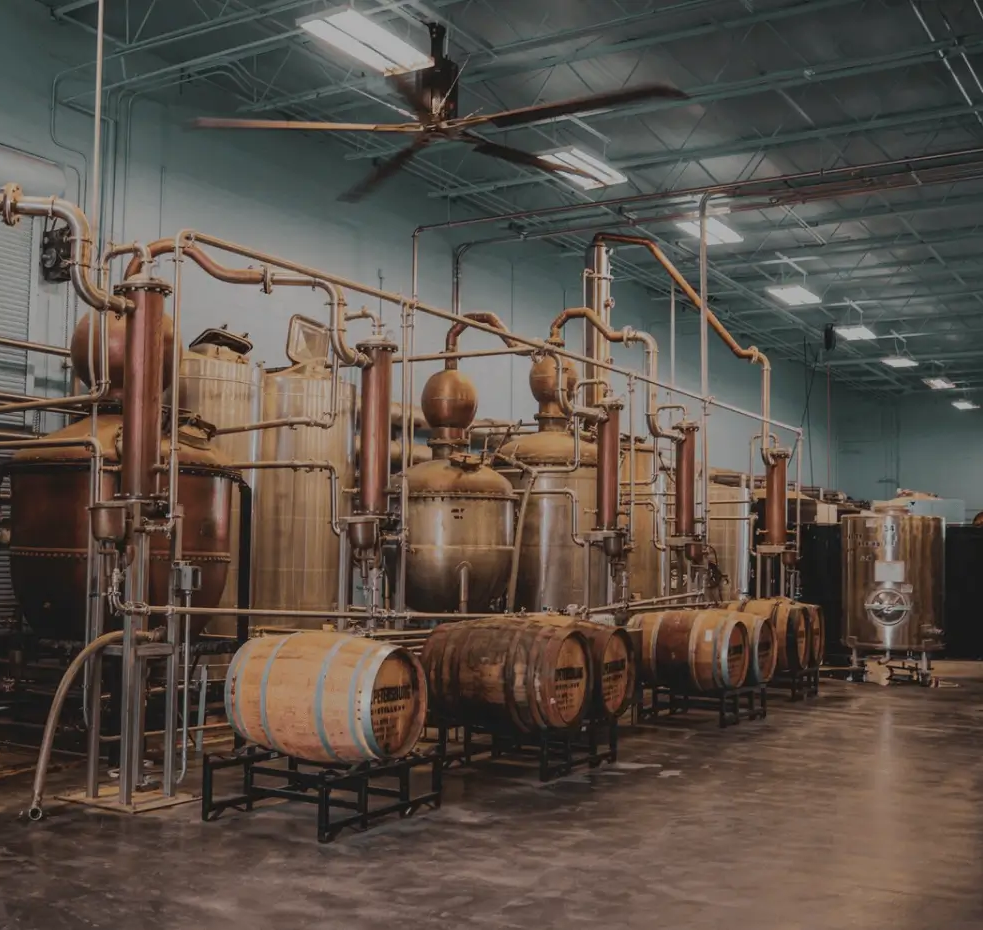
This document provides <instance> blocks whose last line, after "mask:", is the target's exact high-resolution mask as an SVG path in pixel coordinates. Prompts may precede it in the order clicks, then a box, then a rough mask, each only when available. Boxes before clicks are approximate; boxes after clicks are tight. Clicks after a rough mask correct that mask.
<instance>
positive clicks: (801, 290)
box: [767, 284, 823, 307]
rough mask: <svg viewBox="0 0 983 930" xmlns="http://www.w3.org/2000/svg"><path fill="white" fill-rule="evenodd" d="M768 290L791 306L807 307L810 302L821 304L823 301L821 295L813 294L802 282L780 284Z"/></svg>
mask: <svg viewBox="0 0 983 930" xmlns="http://www.w3.org/2000/svg"><path fill="white" fill-rule="evenodd" d="M767 291H768V293H769V294H771V296H772V297H775V298H777V299H778V300H780V301H781V302H782V303H783V304H788V306H790V307H805V306H807V305H809V304H821V303H822V302H823V300H822V298H821V297H819V296H817V295H816V294H813V293H812V291H810V290H809V289H808V288H806V287H803V286H802V285H801V284H779V285H776V286H775V287H769V288H767Z"/></svg>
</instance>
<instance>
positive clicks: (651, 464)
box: [621, 443, 665, 600]
mask: <svg viewBox="0 0 983 930" xmlns="http://www.w3.org/2000/svg"><path fill="white" fill-rule="evenodd" d="M633 458H634V466H635V468H634V485H635V495H634V497H635V509H634V519H633V521H632V534H633V536H634V547H633V548H632V549H631V551H630V552H629V553H628V558H627V564H626V568H627V574H628V578H627V585H628V587H627V592H626V594H627V597H628V599H629V600H637V599H639V598H648V597H660V596H661V595H662V594H663V593H664V592H663V590H662V578H663V561H664V558H665V548H664V543H665V540H663V539H662V538H661V534H660V531H659V527H660V520H661V514H662V507H663V500H664V495H663V493H662V491H663V483H664V482H663V481H662V480H661V479H662V476H661V475H659V473H658V471H657V470H656V461H655V448H654V447H653V446H651V445H648V444H645V443H636V445H635V450H634V453H633V454H631V453H629V450H628V448H627V444H626V445H625V448H624V449H623V450H622V458H621V500H622V509H627V508H628V506H629V502H630V496H631V487H632V459H633ZM659 546H663V548H662V549H660V548H659Z"/></svg>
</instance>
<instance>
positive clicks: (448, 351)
mask: <svg viewBox="0 0 983 930" xmlns="http://www.w3.org/2000/svg"><path fill="white" fill-rule="evenodd" d="M461 319H462V320H475V321H477V322H480V323H485V324H487V325H488V326H491V327H492V328H494V329H495V330H496V331H497V332H498V334H499V336H500V337H501V339H502V342H504V343H505V344H506V345H507V346H508V347H509V348H510V349H517V348H519V343H518V342H516V341H515V339H513V338H512V336H511V335H510V334H509V329H508V327H507V326H506V325H505V323H503V322H502V320H501V319H500V318H499V317H498V315H497V314H495V313H491V312H489V311H487V310H479V311H476V312H474V313H464V314H462V315H461ZM467 328H468V325H467V323H463V322H460V321H458V322H457V323H454V324H453V325H452V326H451V328H450V329H449V330H447V337H446V338H445V339H444V352H445V357H446V361H445V362H444V368H445V369H447V370H448V371H456V370H457V362H458V358H460V357H461V355H460V353H458V349H457V345H458V341H459V339H460V338H461V334H462V333H463V332H464V331H465V330H466V329H467Z"/></svg>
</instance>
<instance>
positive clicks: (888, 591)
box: [841, 510, 945, 654]
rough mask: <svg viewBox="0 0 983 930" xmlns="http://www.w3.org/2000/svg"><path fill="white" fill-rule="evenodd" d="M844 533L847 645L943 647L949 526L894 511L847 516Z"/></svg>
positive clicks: (871, 648)
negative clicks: (944, 590)
mask: <svg viewBox="0 0 983 930" xmlns="http://www.w3.org/2000/svg"><path fill="white" fill-rule="evenodd" d="M841 532H842V538H843V619H844V639H843V642H844V645H846V646H849V647H850V648H851V649H853V650H855V651H858V652H859V651H864V652H870V651H875V652H891V653H900V654H904V653H908V652H917V653H927V652H932V651H934V650H937V649H940V648H942V644H943V643H942V617H943V572H944V543H945V521H944V520H943V519H942V518H941V517H929V516H914V515H912V514H909V513H907V512H905V511H903V510H890V511H886V512H882V513H867V514H856V515H850V516H845V517H844V518H843V522H842V530H841Z"/></svg>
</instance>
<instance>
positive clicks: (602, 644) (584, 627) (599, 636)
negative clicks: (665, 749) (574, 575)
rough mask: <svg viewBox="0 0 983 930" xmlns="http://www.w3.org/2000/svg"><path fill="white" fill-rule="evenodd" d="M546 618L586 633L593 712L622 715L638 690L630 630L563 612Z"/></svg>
mask: <svg viewBox="0 0 983 930" xmlns="http://www.w3.org/2000/svg"><path fill="white" fill-rule="evenodd" d="M543 620H544V621H545V622H547V623H553V624H555V625H556V626H573V627H575V628H576V629H577V630H579V631H580V632H581V633H583V634H584V636H585V637H587V642H588V643H589V645H590V654H591V662H592V663H593V671H592V678H593V681H594V687H593V692H592V695H591V714H592V715H593V716H594V717H595V718H598V719H600V718H602V717H609V718H617V717H620V716H621V715H622V714H623V713H624V712H625V711H626V710H627V709H628V705H629V704H630V703H631V699H632V695H633V694H634V693H635V675H636V671H635V664H636V658H635V649H634V647H633V646H632V642H631V637H630V636H629V635H628V631H627V630H625V628H624V627H620V626H611V625H609V624H606V623H595V622H594V621H593V620H581V619H580V618H578V617H567V616H563V615H562V614H549V615H546V616H544V617H543Z"/></svg>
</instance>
